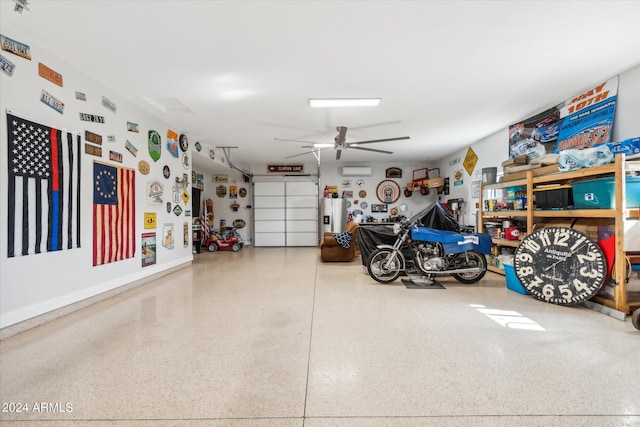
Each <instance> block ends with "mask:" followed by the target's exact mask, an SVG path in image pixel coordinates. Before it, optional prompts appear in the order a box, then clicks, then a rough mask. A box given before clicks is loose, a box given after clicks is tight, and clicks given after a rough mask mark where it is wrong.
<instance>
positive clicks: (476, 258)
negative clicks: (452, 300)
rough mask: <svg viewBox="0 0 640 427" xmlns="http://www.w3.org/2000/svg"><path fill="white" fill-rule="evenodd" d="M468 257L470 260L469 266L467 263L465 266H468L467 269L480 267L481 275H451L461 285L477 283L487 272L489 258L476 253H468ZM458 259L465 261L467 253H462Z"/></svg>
mask: <svg viewBox="0 0 640 427" xmlns="http://www.w3.org/2000/svg"><path fill="white" fill-rule="evenodd" d="M466 256H467V257H468V258H469V263H468V264H467V263H466V261H465V264H467V265H466V267H467V268H473V267H478V268H479V269H480V270H481V271H480V272H479V273H453V274H451V275H452V276H453V278H454V279H456V280H457V281H458V282H460V283H466V284H469V283H476V282H477V281H478V280H480V279H482V278H483V277H484V275H485V273H486V272H487V258H486V257H485V256H484V255H482V254H481V253H478V252H476V251H468V252H467V253H466ZM457 257H459V258H461V259H463V260H464V259H465V253H464V252H463V253H460V254H458V255H457Z"/></svg>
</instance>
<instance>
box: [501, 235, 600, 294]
mask: <svg viewBox="0 0 640 427" xmlns="http://www.w3.org/2000/svg"><path fill="white" fill-rule="evenodd" d="M513 266H514V269H515V271H516V276H518V279H520V282H521V283H522V285H523V286H524V287H525V288H526V289H527V290H528V291H529V293H530V294H531V295H533V296H534V297H536V298H538V299H540V300H542V301H546V302H550V303H553V304H579V303H581V302H583V301H585V300H588V299H589V298H591V297H592V296H594V295H595V294H596V293H598V291H599V290H600V287H601V286H602V284H603V283H604V280H605V277H606V270H607V268H606V262H605V260H604V255H603V253H602V250H601V249H600V247H599V246H598V245H597V244H596V243H595V242H594V241H593V240H591V239H590V238H589V237H588V236H586V235H585V234H584V233H581V232H579V231H577V230H574V229H571V228H565V227H548V228H542V229H540V230H538V231H536V232H534V233H532V234H530V235H529V236H527V237H526V238H525V239H524V240H523V241H522V242H521V243H520V245H519V246H518V248H517V249H516V251H515V256H514V262H513Z"/></svg>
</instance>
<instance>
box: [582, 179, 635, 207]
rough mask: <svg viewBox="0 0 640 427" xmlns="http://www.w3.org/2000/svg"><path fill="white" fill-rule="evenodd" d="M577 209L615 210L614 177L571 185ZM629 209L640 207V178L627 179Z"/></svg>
mask: <svg viewBox="0 0 640 427" xmlns="http://www.w3.org/2000/svg"><path fill="white" fill-rule="evenodd" d="M571 185H572V187H573V204H574V206H575V208H576V209H613V208H615V207H616V206H615V204H616V185H615V178H614V177H605V178H598V179H590V180H588V181H578V182H574V183H573V184H571ZM626 185H627V194H626V198H627V206H626V207H627V208H635V207H636V206H640V176H628V177H626Z"/></svg>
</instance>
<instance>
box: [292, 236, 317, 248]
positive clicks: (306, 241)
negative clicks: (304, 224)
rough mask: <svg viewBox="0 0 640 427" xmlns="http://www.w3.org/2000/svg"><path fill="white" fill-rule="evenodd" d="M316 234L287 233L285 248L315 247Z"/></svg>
mask: <svg viewBox="0 0 640 427" xmlns="http://www.w3.org/2000/svg"><path fill="white" fill-rule="evenodd" d="M317 245H318V234H317V233H287V246H317Z"/></svg>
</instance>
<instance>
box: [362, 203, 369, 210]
mask: <svg viewBox="0 0 640 427" xmlns="http://www.w3.org/2000/svg"><path fill="white" fill-rule="evenodd" d="M360 207H361V208H362V209H367V208H368V207H369V204H368V203H367V202H361V203H360Z"/></svg>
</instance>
